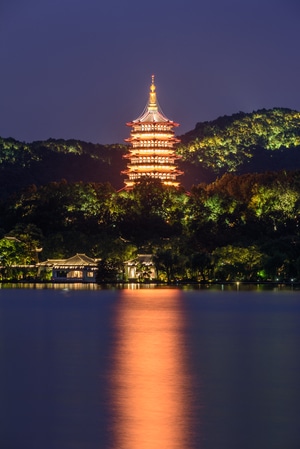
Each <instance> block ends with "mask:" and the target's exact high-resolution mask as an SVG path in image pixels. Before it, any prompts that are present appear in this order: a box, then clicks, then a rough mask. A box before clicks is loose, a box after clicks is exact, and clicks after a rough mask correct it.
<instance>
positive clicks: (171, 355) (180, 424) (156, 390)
mask: <svg viewBox="0 0 300 449" xmlns="http://www.w3.org/2000/svg"><path fill="white" fill-rule="evenodd" d="M179 300H180V293H179V292H178V291H176V290H139V291H132V290H124V291H123V292H122V298H121V300H120V302H119V303H118V313H117V322H116V326H117V329H118V335H119V337H118V341H117V344H116V352H115V367H114V374H113V403H114V407H115V411H116V416H115V424H114V436H115V438H116V443H115V445H114V447H118V448H119V449H154V448H157V447H163V448H164V449H176V448H180V449H187V448H188V445H187V443H188V442H187V433H186V426H187V420H188V413H187V411H186V410H187V408H188V400H189V398H188V397H187V394H186V393H187V385H186V383H187V375H186V373H185V371H184V366H185V360H184V342H183V341H181V339H180V335H181V332H180V329H181V328H182V326H183V317H182V314H181V313H180V301H179Z"/></svg>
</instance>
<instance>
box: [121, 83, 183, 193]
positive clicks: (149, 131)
mask: <svg viewBox="0 0 300 449" xmlns="http://www.w3.org/2000/svg"><path fill="white" fill-rule="evenodd" d="M155 90H156V89H155V84H154V75H152V84H151V86H150V95H149V101H148V103H147V105H146V107H145V109H144V111H143V113H142V114H141V115H140V116H139V117H138V118H137V119H136V120H133V121H132V122H129V123H126V124H127V126H130V127H131V133H130V137H129V138H128V139H125V140H126V141H127V142H130V144H131V148H130V149H129V153H128V154H126V155H125V156H124V157H125V158H127V159H129V163H128V165H127V170H125V171H124V172H123V173H124V174H126V175H127V176H128V179H126V180H125V184H126V188H132V187H133V186H134V185H135V183H136V182H138V181H140V180H141V179H145V178H149V179H160V180H161V181H162V183H163V184H165V185H168V186H174V187H178V186H179V182H178V181H176V178H177V176H179V175H181V174H182V172H180V171H179V170H178V169H177V167H176V165H175V161H176V160H177V159H178V158H179V156H177V155H176V154H175V150H174V144H175V143H177V142H179V140H178V139H176V137H175V136H174V130H173V128H174V127H176V126H179V124H178V123H175V122H173V121H172V120H169V119H167V117H166V116H165V115H164V114H163V112H162V111H161V109H160V107H159V104H158V102H157V99H156V92H155Z"/></svg>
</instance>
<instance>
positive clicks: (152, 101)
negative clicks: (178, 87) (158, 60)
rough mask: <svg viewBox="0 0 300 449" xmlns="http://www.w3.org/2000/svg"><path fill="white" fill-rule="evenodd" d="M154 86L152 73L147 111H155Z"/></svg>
mask: <svg viewBox="0 0 300 449" xmlns="http://www.w3.org/2000/svg"><path fill="white" fill-rule="evenodd" d="M157 109H158V108H157V100H156V87H155V84H154V75H152V76H151V86H150V96H149V103H148V110H149V111H157Z"/></svg>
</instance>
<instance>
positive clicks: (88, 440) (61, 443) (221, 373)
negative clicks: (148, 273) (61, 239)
mask: <svg viewBox="0 0 300 449" xmlns="http://www.w3.org/2000/svg"><path fill="white" fill-rule="evenodd" d="M299 355H300V293H299V292H297V291H293V292H292V291H289V292H284V291H256V292H241V291H231V292H230V291H210V290H197V291H196V290H186V291H183V290H181V289H176V288H174V289H171V288H165V289H164V288H151V289H150V288H149V289H138V290H130V289H124V290H100V289H99V290H98V289H94V290H67V289H66V290H64V289H61V288H60V289H55V290H53V289H14V288H10V289H3V288H2V289H0V448H1V449H96V448H97V449H158V448H162V449H248V448H249V449H250V448H251V449H253V448H255V449H277V448H278V449H299V447H300V427H299V423H300V358H299Z"/></svg>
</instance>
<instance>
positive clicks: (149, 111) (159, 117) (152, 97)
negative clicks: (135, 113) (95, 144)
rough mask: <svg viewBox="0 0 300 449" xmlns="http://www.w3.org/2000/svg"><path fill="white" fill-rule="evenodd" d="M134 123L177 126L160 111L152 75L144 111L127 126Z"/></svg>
mask: <svg viewBox="0 0 300 449" xmlns="http://www.w3.org/2000/svg"><path fill="white" fill-rule="evenodd" d="M136 123H169V124H172V125H173V126H179V124H178V123H175V122H173V121H172V120H169V119H168V118H167V117H166V116H165V114H164V113H163V112H162V110H161V107H160V105H159V103H158V101H157V96H156V86H155V84H154V75H152V83H151V86H150V93H149V99H148V102H147V104H146V107H145V109H144V110H143V112H142V113H141V115H140V116H139V117H138V118H136V119H135V120H133V121H132V122H129V123H127V125H128V126H132V125H134V124H136Z"/></svg>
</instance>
